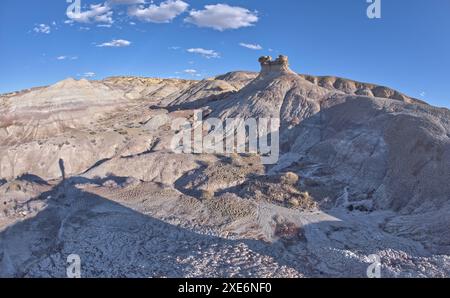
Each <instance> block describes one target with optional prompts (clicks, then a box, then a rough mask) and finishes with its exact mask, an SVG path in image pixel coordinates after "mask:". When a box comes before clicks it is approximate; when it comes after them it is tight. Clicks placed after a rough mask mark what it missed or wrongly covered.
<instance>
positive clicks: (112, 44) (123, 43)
mask: <svg viewBox="0 0 450 298" xmlns="http://www.w3.org/2000/svg"><path fill="white" fill-rule="evenodd" d="M130 45H131V42H130V41H128V40H125V39H114V40H111V41H109V42H104V43H102V44H98V45H97V47H99V48H105V47H106V48H123V47H128V46H130Z"/></svg>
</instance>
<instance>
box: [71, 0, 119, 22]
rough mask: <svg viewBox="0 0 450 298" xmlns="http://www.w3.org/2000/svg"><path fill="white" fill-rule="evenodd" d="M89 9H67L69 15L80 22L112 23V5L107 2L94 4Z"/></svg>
mask: <svg viewBox="0 0 450 298" xmlns="http://www.w3.org/2000/svg"><path fill="white" fill-rule="evenodd" d="M89 8H90V9H89V10H86V11H83V12H80V13H76V12H74V11H67V17H68V18H69V19H70V20H72V21H75V22H78V23H107V24H112V23H113V22H114V21H113V18H112V16H113V12H112V10H111V7H110V6H109V5H108V4H107V3H105V4H92V5H90V7H89Z"/></svg>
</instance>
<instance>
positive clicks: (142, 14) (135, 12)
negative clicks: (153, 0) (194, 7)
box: [128, 0, 189, 23]
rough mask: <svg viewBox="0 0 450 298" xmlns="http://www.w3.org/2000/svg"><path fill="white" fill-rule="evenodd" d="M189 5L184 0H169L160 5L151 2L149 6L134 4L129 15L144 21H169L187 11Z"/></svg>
mask: <svg viewBox="0 0 450 298" xmlns="http://www.w3.org/2000/svg"><path fill="white" fill-rule="evenodd" d="M188 7H189V4H187V3H186V2H184V1H181V0H167V1H164V2H162V3H161V4H160V5H155V4H150V5H149V6H148V7H145V6H144V5H139V6H132V7H130V8H129V10H128V15H129V16H131V17H135V18H137V19H139V20H141V21H143V22H149V23H169V22H171V21H172V20H173V19H175V18H176V17H177V16H178V15H180V14H182V13H183V12H185V11H186V10H187V9H188Z"/></svg>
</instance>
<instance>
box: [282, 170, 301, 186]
mask: <svg viewBox="0 0 450 298" xmlns="http://www.w3.org/2000/svg"><path fill="white" fill-rule="evenodd" d="M298 179H299V178H298V175H297V174H295V173H293V172H287V173H285V174H284V175H283V176H281V182H282V183H286V184H289V185H295V184H296V183H297V182H298Z"/></svg>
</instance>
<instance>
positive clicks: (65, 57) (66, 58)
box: [56, 56, 78, 61]
mask: <svg viewBox="0 0 450 298" xmlns="http://www.w3.org/2000/svg"><path fill="white" fill-rule="evenodd" d="M69 59H70V60H77V59H78V56H58V57H56V60H60V61H61V60H69Z"/></svg>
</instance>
